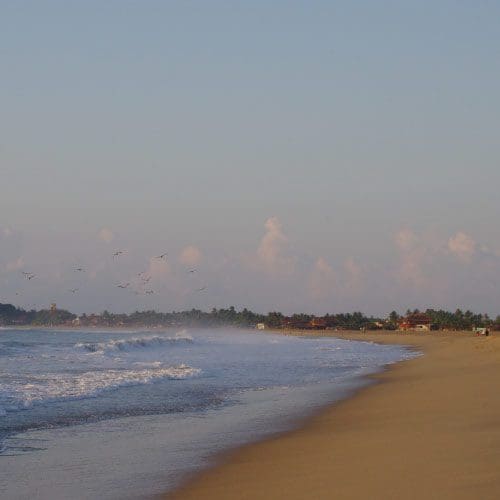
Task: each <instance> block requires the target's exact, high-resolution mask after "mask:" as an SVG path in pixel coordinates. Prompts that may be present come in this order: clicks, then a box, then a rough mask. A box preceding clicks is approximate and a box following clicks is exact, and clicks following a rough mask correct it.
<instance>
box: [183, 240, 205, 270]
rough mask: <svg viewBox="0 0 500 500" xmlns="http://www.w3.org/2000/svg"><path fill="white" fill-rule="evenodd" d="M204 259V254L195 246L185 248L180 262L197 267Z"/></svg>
mask: <svg viewBox="0 0 500 500" xmlns="http://www.w3.org/2000/svg"><path fill="white" fill-rule="evenodd" d="M202 259H203V254H202V253H201V250H200V249H199V248H198V247H196V246H194V245H189V246H187V247H185V248H183V249H182V251H181V254H180V256H179V261H180V262H181V264H184V265H185V266H196V265H198V264H199V263H200V262H201V260H202Z"/></svg>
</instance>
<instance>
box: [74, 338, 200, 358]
mask: <svg viewBox="0 0 500 500" xmlns="http://www.w3.org/2000/svg"><path fill="white" fill-rule="evenodd" d="M190 342H193V338H192V337H191V336H189V335H186V334H177V335H176V336H175V337H158V336H155V337H134V338H131V339H119V340H110V341H109V342H79V343H78V344H76V345H75V347H76V348H77V349H82V350H84V351H87V352H91V353H99V354H107V353H114V352H129V351H133V350H135V349H149V348H158V347H164V346H166V345H173V344H176V343H190Z"/></svg>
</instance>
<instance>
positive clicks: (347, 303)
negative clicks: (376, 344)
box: [0, 1, 500, 314]
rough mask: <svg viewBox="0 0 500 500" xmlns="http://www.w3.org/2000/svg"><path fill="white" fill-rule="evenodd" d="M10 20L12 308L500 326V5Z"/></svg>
mask: <svg viewBox="0 0 500 500" xmlns="http://www.w3.org/2000/svg"><path fill="white" fill-rule="evenodd" d="M1 8H2V16H1V17H0V47H1V49H0V60H1V63H2V78H1V79H0V102H1V109H2V112H1V120H0V169H1V174H2V176H1V178H2V182H1V187H0V229H1V231H0V286H1V288H0V301H2V300H3V299H5V300H8V301H12V302H14V303H16V304H19V305H22V306H28V305H31V304H35V305H37V306H38V307H40V306H42V305H46V304H47V303H48V302H50V301H51V300H56V301H57V302H58V304H61V305H62V306H65V307H68V308H71V309H72V310H76V311H90V310H102V309H103V308H104V307H108V308H110V309H112V310H116V311H121V310H125V311H128V310H132V309H135V308H143V307H150V306H151V307H157V308H161V309H164V310H169V309H172V308H184V307H192V306H195V307H202V308H209V307H212V306H216V307H220V306H227V305H231V304H234V305H235V306H240V307H243V306H246V307H250V308H253V309H256V310H260V311H267V310H270V309H282V310H284V311H287V312H290V311H310V312H316V313H321V312H327V311H329V312H335V311H339V310H345V311H347V310H355V309H356V310H357V309H361V310H363V311H366V312H369V313H376V314H384V313H386V312H389V311H390V310H391V309H393V308H396V309H398V308H399V309H406V307H407V306H408V307H427V306H434V307H446V308H452V309H454V308H456V307H470V308H473V309H475V310H478V311H486V312H489V313H490V314H496V313H500V310H498V304H499V303H500V300H499V299H500V292H499V285H500V260H499V259H500V235H499V232H498V229H497V227H498V222H497V221H498V217H499V215H500V197H499V196H498V185H499V184H500V182H499V181H500V168H499V164H498V163H499V150H500V141H498V130H500V127H499V125H500V123H499V122H500V112H499V111H500V109H499V108H500V106H499V104H500V99H499V97H498V90H497V89H498V88H499V84H500V82H499V80H500V64H499V59H500V49H499V47H500V30H499V29H498V19H499V18H500V5H499V4H498V3H497V2H493V1H479V2H466V1H439V2H430V1H429V2H427V1H419V2H416V1H411V2H410V1H407V2H396V1H392V2H390V1H381V2H356V1H353V2H345V1H344V2H335V1H330V2H320V1H317V2H315V1H311V2H305V1H301V2H293V1H289V2H279V1H274V2H273V1H268V2H259V1H255V2H235V1H232V2H221V1H214V2H194V1H182V2H180V1H179V2H176V1H171V2H153V1H142V2H126V1H120V2H118V1H116V2H112V1H109V2H92V1H89V2H48V1H38V2H1ZM103 229H104V232H102V230H103ZM117 249H125V250H127V252H126V254H125V255H124V256H123V259H120V261H119V262H116V260H117V259H111V258H110V256H111V255H112V253H113V252H114V251H116V250H117ZM164 251H168V252H169V257H168V262H165V263H164V264H162V265H161V266H159V264H161V263H158V262H150V258H151V257H152V256H154V255H157V254H160V253H163V252H164ZM186 255H187V256H188V257H186ZM76 263H79V264H81V265H84V266H85V268H86V272H85V275H84V276H78V277H76V276H75V273H74V271H72V269H73V267H75V266H77V265H79V264H76ZM191 265H193V266H196V267H197V269H198V271H197V273H191V274H189V276H188V275H186V274H187V273H186V267H189V266H191ZM143 268H145V269H147V271H148V272H150V273H152V274H154V277H153V278H152V289H153V288H154V291H155V294H149V295H148V296H147V297H146V296H145V295H143V294H142V292H143V291H144V290H143V287H142V285H141V284H131V285H130V286H131V287H132V285H134V286H136V288H137V289H136V291H137V292H138V293H137V294H133V293H128V292H127V293H124V294H118V293H117V291H122V290H117V289H116V287H114V285H116V283H117V282H120V281H131V280H132V281H133V277H134V276H136V274H137V273H138V272H140V271H143V270H144V269H143ZM22 270H28V271H33V272H36V273H37V279H36V280H30V282H29V283H28V282H26V280H23V278H22V274H21V271H22ZM35 281H37V282H35ZM153 285H154V287H153ZM205 285H206V286H207V290H206V291H205V292H204V293H196V292H195V290H196V289H197V288H201V287H203V286H205ZM76 287H78V288H79V291H78V293H75V294H71V293H69V294H68V292H67V290H68V289H69V288H76ZM16 293H17V295H16Z"/></svg>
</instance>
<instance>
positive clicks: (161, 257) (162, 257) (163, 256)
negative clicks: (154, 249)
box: [155, 252, 168, 259]
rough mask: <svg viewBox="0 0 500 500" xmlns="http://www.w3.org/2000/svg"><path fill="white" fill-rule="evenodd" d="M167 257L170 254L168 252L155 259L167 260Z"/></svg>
mask: <svg viewBox="0 0 500 500" xmlns="http://www.w3.org/2000/svg"><path fill="white" fill-rule="evenodd" d="M167 255H168V253H167V252H165V253H162V254H161V255H157V256H156V257H155V259H165V258H166V257H167Z"/></svg>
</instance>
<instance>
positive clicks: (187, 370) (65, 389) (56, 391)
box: [0, 364, 201, 416]
mask: <svg viewBox="0 0 500 500" xmlns="http://www.w3.org/2000/svg"><path fill="white" fill-rule="evenodd" d="M200 371H201V370H199V369H198V368H192V367H190V366H187V365H184V364H181V365H177V366H169V367H161V368H154V369H153V368H149V369H142V370H105V371H89V372H84V373H80V374H78V375H72V374H44V375H37V376H32V377H30V378H26V379H24V380H23V381H18V382H13V383H12V384H10V387H8V386H6V384H4V385H3V387H2V388H1V390H0V416H5V415H6V413H7V412H9V411H16V410H22V409H28V408H31V407H32V406H33V405H36V404H44V403H51V402H56V401H66V400H73V399H86V398H92V397H96V396H98V395H99V394H102V393H104V392H108V391H112V390H116V389H118V388H120V387H125V386H134V385H143V384H149V383H153V382H157V381H159V380H162V379H163V380H164V379H174V380H180V379H186V378H188V377H193V376H195V375H197V374H199V373H200Z"/></svg>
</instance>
